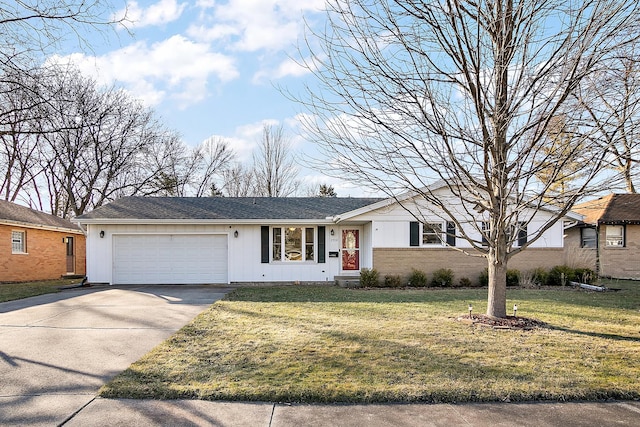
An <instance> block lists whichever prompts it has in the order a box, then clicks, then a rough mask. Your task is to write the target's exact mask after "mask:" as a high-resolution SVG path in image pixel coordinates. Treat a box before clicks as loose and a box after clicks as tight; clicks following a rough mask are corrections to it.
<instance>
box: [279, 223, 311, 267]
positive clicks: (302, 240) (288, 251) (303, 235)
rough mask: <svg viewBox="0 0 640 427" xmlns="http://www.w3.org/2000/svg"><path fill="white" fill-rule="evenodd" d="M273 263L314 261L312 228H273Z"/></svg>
mask: <svg viewBox="0 0 640 427" xmlns="http://www.w3.org/2000/svg"><path fill="white" fill-rule="evenodd" d="M272 236H273V237H272V238H273V240H272V245H273V249H272V250H273V260H274V261H293V262H298V261H314V260H315V229H314V228H313V227H274V228H273V229H272Z"/></svg>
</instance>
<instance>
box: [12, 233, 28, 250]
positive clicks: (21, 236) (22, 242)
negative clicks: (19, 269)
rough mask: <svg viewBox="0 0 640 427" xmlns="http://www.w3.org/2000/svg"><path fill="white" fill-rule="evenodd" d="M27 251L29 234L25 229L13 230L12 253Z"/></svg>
mask: <svg viewBox="0 0 640 427" xmlns="http://www.w3.org/2000/svg"><path fill="white" fill-rule="evenodd" d="M26 252H27V234H26V233H25V232H24V231H12V232H11V253H14V254H24V253H26Z"/></svg>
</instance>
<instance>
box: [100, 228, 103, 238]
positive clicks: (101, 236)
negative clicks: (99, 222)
mask: <svg viewBox="0 0 640 427" xmlns="http://www.w3.org/2000/svg"><path fill="white" fill-rule="evenodd" d="M100 238H101V239H102V238H104V230H100Z"/></svg>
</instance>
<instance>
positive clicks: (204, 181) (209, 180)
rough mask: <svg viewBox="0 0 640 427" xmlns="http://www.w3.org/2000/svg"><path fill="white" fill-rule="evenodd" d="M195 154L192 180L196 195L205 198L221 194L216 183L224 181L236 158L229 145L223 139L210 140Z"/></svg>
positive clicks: (196, 149)
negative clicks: (224, 175)
mask: <svg viewBox="0 0 640 427" xmlns="http://www.w3.org/2000/svg"><path fill="white" fill-rule="evenodd" d="M193 153H194V154H193V158H194V162H195V163H196V167H195V174H194V177H193V179H192V181H193V187H194V195H195V196H196V197H203V196H207V195H215V194H217V193H219V191H218V190H217V186H216V184H215V183H216V181H217V180H220V179H222V177H223V173H224V171H225V170H226V169H227V168H228V167H229V166H230V162H231V161H233V158H234V156H235V155H234V153H233V151H232V150H231V149H230V148H229V144H228V143H227V142H226V141H225V140H224V139H222V138H209V139H207V140H205V141H204V142H203V143H202V144H201V145H200V146H199V147H196V148H195V149H194V151H193ZM214 190H215V191H214Z"/></svg>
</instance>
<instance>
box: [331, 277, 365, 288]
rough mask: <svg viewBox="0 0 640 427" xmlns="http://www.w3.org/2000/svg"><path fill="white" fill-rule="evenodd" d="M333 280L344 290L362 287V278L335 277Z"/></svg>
mask: <svg viewBox="0 0 640 427" xmlns="http://www.w3.org/2000/svg"><path fill="white" fill-rule="evenodd" d="M333 280H334V281H335V282H336V283H337V284H338V286H340V287H343V288H354V287H358V286H360V276H334V277H333Z"/></svg>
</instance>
